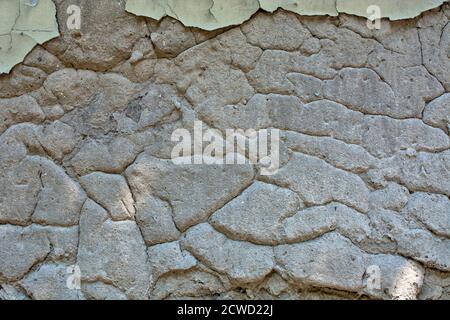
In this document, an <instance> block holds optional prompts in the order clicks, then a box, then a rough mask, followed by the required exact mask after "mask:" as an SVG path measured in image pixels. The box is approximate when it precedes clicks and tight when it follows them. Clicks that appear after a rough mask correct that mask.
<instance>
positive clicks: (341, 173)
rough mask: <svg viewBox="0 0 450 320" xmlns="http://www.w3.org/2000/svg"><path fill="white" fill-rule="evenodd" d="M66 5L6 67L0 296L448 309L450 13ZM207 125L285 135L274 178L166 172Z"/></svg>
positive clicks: (206, 168)
mask: <svg viewBox="0 0 450 320" xmlns="http://www.w3.org/2000/svg"><path fill="white" fill-rule="evenodd" d="M55 2H56V5H57V18H58V21H59V27H60V31H61V33H62V35H61V36H60V37H58V38H56V39H54V40H51V41H50V42H48V43H46V44H44V45H42V46H38V47H36V48H35V49H34V50H33V51H32V52H31V53H30V54H29V55H28V56H27V57H26V59H25V61H24V62H23V63H22V64H20V65H18V66H16V67H15V68H14V69H13V70H12V72H11V74H10V75H2V76H0V119H1V122H0V168H1V169H0V298H5V299H14V298H18V299H20V298H24V299H26V298H33V299H127V298H128V299H148V298H151V299H164V298H176V297H185V298H186V297H187V298H191V297H200V298H278V299H286V298H299V299H302V298H303V299H310V298H352V299H353V298H376V299H378V298H381V299H395V298H402V299H416V298H418V299H449V298H450V200H449V196H450V137H449V121H450V24H449V20H450V5H449V4H445V5H443V6H442V7H440V8H438V9H435V10H432V11H429V12H426V13H424V14H423V15H421V16H420V17H418V18H415V19H410V20H403V21H395V22H389V21H386V20H383V22H382V28H381V29H380V30H373V31H372V30H369V29H368V28H367V26H366V20H365V19H363V18H358V17H355V16H350V15H345V14H342V15H340V16H338V17H323V16H322V17H307V16H299V15H297V14H295V13H291V12H287V11H283V10H278V11H275V12H274V13H265V12H260V13H257V14H256V15H255V16H253V17H252V18H251V19H250V20H249V21H247V22H245V23H243V24H242V25H240V26H237V27H230V28H226V29H220V30H216V31H212V32H207V31H201V30H199V29H194V28H186V27H184V26H183V25H182V24H181V23H180V22H178V21H176V20H173V19H171V18H164V19H162V20H161V21H160V22H158V21H155V20H152V19H149V18H144V17H136V16H134V15H132V14H130V13H127V12H126V11H125V2H124V1H109V0H98V1H95V2H94V1H87V0H71V1H66V0H57V1H55ZM69 4H77V5H79V6H80V7H81V8H82V12H83V15H82V19H83V21H82V24H81V27H82V28H81V30H80V31H69V30H67V29H66V19H67V14H66V9H67V6H68V5H69ZM196 119H197V120H201V121H203V122H204V123H205V126H206V125H207V126H208V127H210V128H216V129H219V130H226V129H228V128H242V129H248V128H254V129H262V128H278V129H280V130H281V137H282V143H281V147H280V151H281V162H282V163H281V164H282V166H281V168H280V170H279V171H278V172H277V173H276V174H274V175H272V176H262V175H261V174H260V171H259V168H258V166H254V165H250V164H247V165H230V166H219V165H213V166H211V165H184V166H183V165H175V164H173V163H172V161H171V160H170V157H171V151H172V148H173V146H174V143H173V142H171V134H172V132H173V131H174V130H175V129H177V128H188V129H189V128H191V127H192V125H193V123H194V120H196ZM74 266H76V267H77V268H79V271H80V274H81V280H82V281H81V289H80V290H72V289H71V288H69V287H70V286H69V287H68V286H67V280H68V273H67V272H68V269H67V268H74ZM373 266H376V267H378V270H379V273H380V279H381V286H380V287H379V288H373V286H370V285H368V282H369V281H371V279H372V278H371V273H370V270H372V268H371V267H373Z"/></svg>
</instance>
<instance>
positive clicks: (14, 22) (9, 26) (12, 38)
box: [0, 0, 59, 74]
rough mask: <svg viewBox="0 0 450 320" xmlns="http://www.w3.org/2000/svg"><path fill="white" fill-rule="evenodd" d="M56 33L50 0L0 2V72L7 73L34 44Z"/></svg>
mask: <svg viewBox="0 0 450 320" xmlns="http://www.w3.org/2000/svg"><path fill="white" fill-rule="evenodd" d="M58 35H59V32H58V23H57V21H56V7H55V4H54V3H53V1H52V0H40V1H39V2H38V3H37V4H36V5H35V6H30V5H29V2H28V0H2V1H0V74H2V73H9V72H10V71H11V69H12V68H13V67H14V66H15V65H16V64H18V63H20V62H22V61H23V60H24V58H25V56H26V55H27V54H28V53H29V52H30V51H31V50H32V49H33V48H34V47H35V46H36V45H37V44H42V43H44V42H46V41H48V40H50V39H53V38H55V37H57V36H58Z"/></svg>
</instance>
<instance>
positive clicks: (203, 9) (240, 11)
mask: <svg viewBox="0 0 450 320" xmlns="http://www.w3.org/2000/svg"><path fill="white" fill-rule="evenodd" d="M444 2H448V0H128V1H127V6H126V9H127V11H129V12H131V13H133V14H136V15H140V16H147V17H150V18H153V19H156V20H160V19H161V18H163V17H165V16H170V17H172V18H175V19H178V20H179V21H181V22H182V23H183V24H184V25H185V26H188V27H197V28H201V29H205V30H215V29H219V28H223V27H228V26H232V25H238V24H241V23H242V22H244V21H246V20H248V19H249V18H250V17H251V16H252V15H253V14H254V13H255V12H257V11H258V10H259V9H262V10H265V11H269V12H273V11H275V10H277V9H278V8H282V9H285V10H288V11H292V12H295V13H298V14H301V15H329V16H337V15H338V14H339V13H348V14H354V15H358V16H363V17H369V16H370V14H368V12H367V8H368V7H369V6H371V5H378V6H379V7H380V8H381V17H382V18H389V19H391V20H399V19H408V18H414V17H416V16H418V15H420V14H421V13H422V12H424V11H427V10H430V9H433V8H436V7H439V6H440V5H442V4H443V3H444Z"/></svg>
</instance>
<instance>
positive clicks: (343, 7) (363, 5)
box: [336, 0, 448, 20]
mask: <svg viewBox="0 0 450 320" xmlns="http://www.w3.org/2000/svg"><path fill="white" fill-rule="evenodd" d="M444 2H448V0H352V1H350V0H337V6H336V7H337V10H338V11H339V12H343V13H349V14H354V15H358V16H362V17H369V16H370V14H368V13H367V8H368V7H369V6H371V5H376V6H379V7H380V9H381V15H382V17H383V18H389V19H391V20H401V19H409V18H414V17H417V16H418V15H420V14H421V13H422V12H424V11H427V10H430V9H433V8H437V7H439V6H440V5H442V4H443V3H444Z"/></svg>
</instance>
